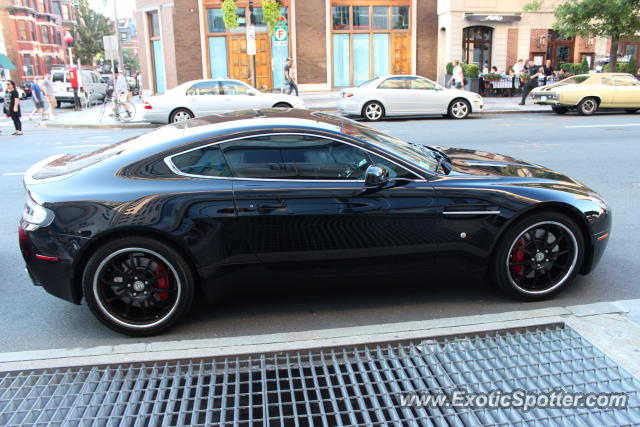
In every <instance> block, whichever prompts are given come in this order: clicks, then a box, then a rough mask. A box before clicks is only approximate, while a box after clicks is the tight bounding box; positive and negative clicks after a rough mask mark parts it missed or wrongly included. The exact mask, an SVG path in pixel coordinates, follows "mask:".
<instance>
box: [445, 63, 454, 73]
mask: <svg viewBox="0 0 640 427" xmlns="http://www.w3.org/2000/svg"><path fill="white" fill-rule="evenodd" d="M446 68H447V74H449V75H452V74H453V62H447V65H446Z"/></svg>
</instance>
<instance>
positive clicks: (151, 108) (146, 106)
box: [144, 101, 153, 110]
mask: <svg viewBox="0 0 640 427" xmlns="http://www.w3.org/2000/svg"><path fill="white" fill-rule="evenodd" d="M144 109H145V110H153V107H152V106H151V104H149V103H148V102H147V101H144Z"/></svg>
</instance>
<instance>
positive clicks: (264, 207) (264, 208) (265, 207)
mask: <svg viewBox="0 0 640 427" xmlns="http://www.w3.org/2000/svg"><path fill="white" fill-rule="evenodd" d="M286 208H287V204H286V203H263V204H259V205H258V206H257V211H258V213H271V212H272V211H277V210H279V209H286Z"/></svg>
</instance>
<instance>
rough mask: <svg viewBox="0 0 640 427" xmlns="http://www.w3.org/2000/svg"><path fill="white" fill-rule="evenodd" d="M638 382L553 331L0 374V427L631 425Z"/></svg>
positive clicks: (638, 405)
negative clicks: (621, 399) (599, 402)
mask: <svg viewBox="0 0 640 427" xmlns="http://www.w3.org/2000/svg"><path fill="white" fill-rule="evenodd" d="M460 388H464V389H466V390H467V391H471V392H488V391H491V390H494V389H496V388H498V389H501V390H503V391H510V390H515V389H525V390H528V391H537V392H541V391H549V390H552V389H557V388H563V389H564V390H565V391H566V392H583V393H588V392H606V393H611V392H627V393H629V401H628V406H627V408H626V409H617V410H614V409H582V408H581V409H550V408H537V409H531V410H529V411H526V412H525V411H523V410H520V409H487V408H446V407H441V408H427V407H425V408H419V407H400V405H399V403H398V402H399V395H400V394H401V393H412V392H420V393H437V392H448V393H450V392H452V391H453V390H454V389H460ZM631 424H640V382H639V381H638V380H637V379H635V378H634V377H633V376H631V375H630V374H629V373H628V372H626V371H625V370H624V369H622V368H621V367H620V366H618V365H617V364H616V363H615V362H613V361H612V360H611V359H609V358H608V357H606V356H605V355H604V354H603V353H602V352H601V351H600V350H598V349H597V348H595V347H594V346H592V345H591V344H590V343H589V342H588V341H586V340H585V339H584V338H583V337H581V336H580V335H579V334H578V333H577V332H575V331H574V330H572V329H571V328H569V327H568V326H565V325H562V324H554V325H544V326H539V327H533V328H528V329H519V330H501V331H494V332H487V333H480V334H469V335H464V336H455V337H441V338H434V339H429V340H427V341H423V342H419V343H396V342H393V343H380V344H371V345H366V346H360V347H357V348H334V349H323V350H312V351H308V352H290V353H284V354H270V355H258V356H243V357H227V358H218V359H197V360H186V361H162V362H160V361H156V362H147V363H136V364H122V365H112V366H93V367H91V366H89V367H70V368H59V369H53V370H41V371H22V372H5V373H0V425H2V426H5V425H9V426H17V425H29V426H32V425H36V426H37V425H53V426H58V425H65V426H66V425H72V426H76V425H78V426H89V425H92V426H93V425H98V426H115V425H132V426H156V425H158V426H160V425H162V426H191V425H255V426H262V425H276V426H310V425H313V426H316V425H317V426H327V427H328V426H360V425H376V426H382V425H437V426H449V425H452V426H469V425H523V426H524V425H549V426H553V425H558V426H559V425H572V426H581V425H584V426H587V425H631Z"/></svg>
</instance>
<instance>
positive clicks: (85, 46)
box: [74, 0, 113, 64]
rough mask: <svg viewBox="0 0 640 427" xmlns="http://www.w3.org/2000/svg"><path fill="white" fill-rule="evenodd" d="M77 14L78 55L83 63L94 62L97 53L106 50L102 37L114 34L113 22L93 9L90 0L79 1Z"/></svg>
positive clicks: (75, 47)
mask: <svg viewBox="0 0 640 427" xmlns="http://www.w3.org/2000/svg"><path fill="white" fill-rule="evenodd" d="M76 16H77V18H78V25H77V26H76V28H75V31H76V33H77V40H76V41H75V43H74V50H75V54H76V57H78V58H80V60H81V61H82V63H83V64H93V63H94V59H95V57H96V55H98V54H99V53H103V52H104V44H103V42H102V37H103V36H110V35H111V34H113V23H112V22H111V21H110V20H109V18H107V17H106V16H104V15H103V14H101V13H98V12H96V11H94V10H93V9H91V8H90V7H89V3H88V0H79V1H78V5H77V6H76Z"/></svg>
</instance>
